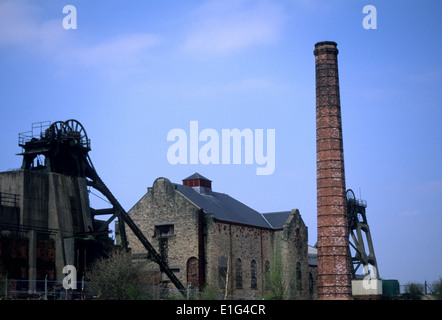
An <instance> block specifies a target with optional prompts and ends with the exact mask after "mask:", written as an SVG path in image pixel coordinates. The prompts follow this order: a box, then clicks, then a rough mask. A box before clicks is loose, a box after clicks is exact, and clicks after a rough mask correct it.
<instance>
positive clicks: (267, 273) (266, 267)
mask: <svg viewBox="0 0 442 320" xmlns="http://www.w3.org/2000/svg"><path fill="white" fill-rule="evenodd" d="M264 274H265V288H266V289H270V262H269V261H266V263H265V265H264Z"/></svg>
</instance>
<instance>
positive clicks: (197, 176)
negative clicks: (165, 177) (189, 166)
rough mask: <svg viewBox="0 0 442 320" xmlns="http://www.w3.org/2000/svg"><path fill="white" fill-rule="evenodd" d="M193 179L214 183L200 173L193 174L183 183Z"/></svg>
mask: <svg viewBox="0 0 442 320" xmlns="http://www.w3.org/2000/svg"><path fill="white" fill-rule="evenodd" d="M193 179H202V180H208V181H210V182H212V180H210V179H207V178H206V177H203V176H202V175H200V174H199V173H198V172H195V173H194V174H192V175H191V176H189V177H187V178H186V179H183V181H184V180H193Z"/></svg>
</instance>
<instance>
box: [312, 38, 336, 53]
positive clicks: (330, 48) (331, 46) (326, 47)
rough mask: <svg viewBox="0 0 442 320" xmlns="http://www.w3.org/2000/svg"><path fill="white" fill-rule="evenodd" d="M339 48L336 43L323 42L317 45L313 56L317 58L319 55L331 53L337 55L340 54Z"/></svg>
mask: <svg viewBox="0 0 442 320" xmlns="http://www.w3.org/2000/svg"><path fill="white" fill-rule="evenodd" d="M337 46H338V44H337V43H336V42H334V41H321V42H318V43H316V44H315V50H314V51H313V54H314V55H315V56H317V55H318V54H319V53H325V52H329V53H335V54H336V55H337V54H338V53H339V50H338V48H337Z"/></svg>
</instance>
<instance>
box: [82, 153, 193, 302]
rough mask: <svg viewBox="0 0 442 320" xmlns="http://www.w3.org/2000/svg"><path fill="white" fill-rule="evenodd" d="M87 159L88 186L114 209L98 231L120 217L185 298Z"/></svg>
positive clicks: (179, 286) (159, 257)
mask: <svg viewBox="0 0 442 320" xmlns="http://www.w3.org/2000/svg"><path fill="white" fill-rule="evenodd" d="M87 158H88V167H89V170H88V171H89V172H88V178H90V179H91V181H88V184H89V185H90V186H91V187H93V188H95V189H96V190H98V191H100V192H101V193H102V194H103V195H104V196H105V197H106V198H107V199H108V200H109V202H110V203H111V204H112V205H113V206H114V208H115V209H116V210H115V211H116V212H115V213H114V214H113V215H112V217H111V218H110V219H109V220H107V222H106V223H105V224H104V225H102V226H101V228H100V229H103V228H106V227H107V225H108V224H109V223H110V222H111V221H113V220H114V219H115V218H116V217H117V216H118V215H120V216H121V217H122V218H123V220H124V222H125V223H126V224H127V225H128V227H129V228H130V229H131V230H132V232H133V233H134V234H135V236H136V237H137V238H138V240H140V242H141V243H142V244H143V246H144V247H145V248H146V249H147V251H148V252H149V253H150V254H151V256H152V257H153V260H154V261H155V262H156V263H157V264H158V265H159V266H160V269H161V271H162V272H164V273H165V274H166V275H167V276H168V277H169V279H170V281H172V283H173V284H174V285H175V287H176V288H177V289H178V290H179V291H180V293H181V294H182V295H183V296H185V295H186V288H185V287H184V286H183V284H182V283H181V281H180V280H179V279H178V278H177V277H176V276H175V274H174V273H173V272H172V270H170V268H169V266H168V265H167V264H166V263H165V262H164V260H163V259H162V258H161V256H160V255H159V254H158V252H157V251H156V250H155V248H154V247H153V246H152V245H151V244H150V242H149V241H148V240H147V238H146V237H145V235H144V234H143V232H142V231H141V230H140V228H138V226H137V225H136V224H135V222H134V221H133V220H132V219H131V218H130V217H129V215H128V214H127V212H126V211H125V210H124V209H123V207H122V206H121V205H120V203H119V202H118V200H117V199H116V198H115V197H114V195H113V194H112V192H110V190H109V188H108V187H107V186H106V185H105V184H104V182H103V181H102V180H101V178H100V177H99V176H98V174H97V172H96V171H95V169H94V167H93V165H92V162H91V160H90V158H89V156H87Z"/></svg>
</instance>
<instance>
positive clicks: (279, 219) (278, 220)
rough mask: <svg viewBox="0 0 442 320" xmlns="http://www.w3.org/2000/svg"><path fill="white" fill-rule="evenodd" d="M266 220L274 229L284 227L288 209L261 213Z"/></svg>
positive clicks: (288, 213)
mask: <svg viewBox="0 0 442 320" xmlns="http://www.w3.org/2000/svg"><path fill="white" fill-rule="evenodd" d="M262 215H263V216H264V217H265V218H266V219H267V221H268V222H269V223H270V224H271V225H272V227H273V228H274V229H281V228H283V227H284V223H286V221H287V219H288V218H289V215H290V211H280V212H267V213H263V214H262Z"/></svg>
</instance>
